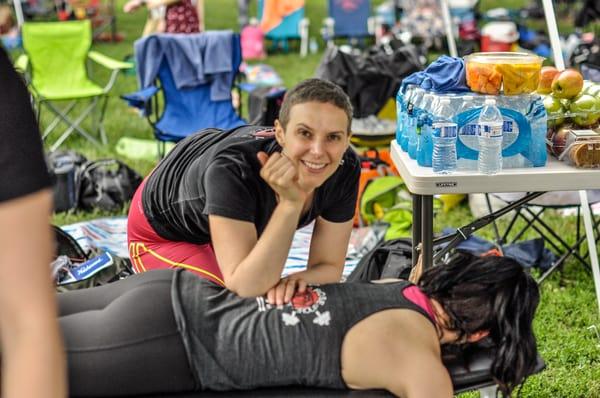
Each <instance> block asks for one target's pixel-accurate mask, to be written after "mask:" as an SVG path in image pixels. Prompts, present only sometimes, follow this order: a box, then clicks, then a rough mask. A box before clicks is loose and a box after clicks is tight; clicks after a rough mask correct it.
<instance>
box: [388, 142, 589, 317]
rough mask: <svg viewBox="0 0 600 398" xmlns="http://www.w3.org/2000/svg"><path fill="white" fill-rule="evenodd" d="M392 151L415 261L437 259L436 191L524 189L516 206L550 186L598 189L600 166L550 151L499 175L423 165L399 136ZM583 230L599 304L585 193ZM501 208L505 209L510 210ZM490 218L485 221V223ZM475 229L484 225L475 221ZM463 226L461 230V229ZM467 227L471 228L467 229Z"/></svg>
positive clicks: (426, 264) (425, 262)
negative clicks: (409, 213) (404, 192)
mask: <svg viewBox="0 0 600 398" xmlns="http://www.w3.org/2000/svg"><path fill="white" fill-rule="evenodd" d="M391 155H392V160H393V162H394V164H395V165H396V168H397V169H398V172H399V173H400V175H401V176H402V179H403V180H404V183H405V184H406V187H407V188H408V190H409V191H410V192H411V193H412V195H413V230H412V237H413V261H416V259H417V258H418V254H419V252H420V253H421V254H422V256H423V265H424V267H425V268H427V267H430V266H432V265H433V195H437V194H450V193H492V192H526V193H528V195H526V196H525V197H524V198H522V199H520V200H518V201H516V202H515V203H514V204H513V205H511V207H510V209H513V208H515V207H517V206H519V205H520V204H524V203H526V202H528V201H530V200H533V199H535V198H537V197H538V196H540V195H541V194H543V193H544V192H547V191H577V190H586V189H600V170H598V169H577V168H574V167H572V166H569V165H567V164H566V163H564V162H562V161H559V160H556V159H554V158H552V157H550V156H549V157H548V162H547V164H546V166H544V167H533V168H522V169H506V170H502V171H501V172H500V173H498V174H495V175H483V174H478V173H474V172H456V173H452V174H447V175H440V174H435V173H433V170H432V169H431V168H430V167H421V166H419V165H418V164H417V162H416V160H414V159H411V158H410V157H409V156H408V154H407V153H406V152H404V151H402V149H401V148H400V146H399V145H398V143H397V142H395V141H393V142H392V143H391ZM581 208H582V212H583V217H584V224H585V233H586V237H587V242H588V248H589V249H588V250H589V255H590V263H591V267H592V274H593V277H594V283H595V287H596V298H597V300H598V308H599V310H600V269H599V266H598V255H597V251H596V241H595V237H594V228H593V224H592V216H591V212H590V207H589V203H588V202H587V195H582V196H581ZM508 211H509V210H506V211H504V212H503V210H500V211H499V212H495V213H500V214H504V213H506V212H508ZM488 223H489V222H488V221H486V222H485V223H484V224H482V225H481V226H483V225H487V224H488ZM471 226H472V227H473V230H474V229H475V227H476V229H479V228H480V227H481V226H477V225H476V224H471ZM459 232H461V230H459ZM465 232H466V233H469V234H470V232H472V231H465Z"/></svg>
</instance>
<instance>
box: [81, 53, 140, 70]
mask: <svg viewBox="0 0 600 398" xmlns="http://www.w3.org/2000/svg"><path fill="white" fill-rule="evenodd" d="M88 57H90V59H91V60H92V61H94V62H96V63H98V64H100V65H102V66H104V67H105V68H108V69H111V70H119V69H130V68H133V63H131V62H123V61H118V60H116V59H114V58H111V57H108V56H106V55H104V54H101V53H99V52H98V51H90V52H89V53H88Z"/></svg>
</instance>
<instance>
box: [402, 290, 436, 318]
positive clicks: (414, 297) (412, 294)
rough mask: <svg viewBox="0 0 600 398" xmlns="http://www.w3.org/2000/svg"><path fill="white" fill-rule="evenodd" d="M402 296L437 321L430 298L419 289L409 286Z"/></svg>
mask: <svg viewBox="0 0 600 398" xmlns="http://www.w3.org/2000/svg"><path fill="white" fill-rule="evenodd" d="M402 294H403V295H404V297H406V299H408V300H410V301H411V302H412V303H413V304H415V305H418V306H419V307H421V308H422V309H423V311H425V312H426V313H427V314H428V315H429V317H430V318H431V320H432V321H435V316H434V315H433V307H432V306H431V302H430V301H429V298H427V296H426V295H425V293H423V292H422V291H421V289H419V288H418V287H417V286H409V287H407V288H406V289H404V290H403V291H402Z"/></svg>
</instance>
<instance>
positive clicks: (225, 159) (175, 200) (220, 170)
mask: <svg viewBox="0 0 600 398" xmlns="http://www.w3.org/2000/svg"><path fill="white" fill-rule="evenodd" d="M259 151H264V152H266V153H267V154H271V153H273V152H276V151H281V147H280V146H279V144H278V143H277V141H276V140H275V138H274V137H273V135H272V134H269V133H268V132H265V128H264V127H256V126H244V127H240V128H238V129H234V130H231V131H227V132H225V131H221V130H216V129H211V130H205V131H202V132H200V133H197V134H195V135H193V136H190V137H188V138H186V139H185V140H183V141H181V142H180V143H179V144H177V146H176V147H175V148H174V149H173V150H172V151H171V152H170V153H169V154H168V156H167V157H166V158H165V159H163V160H162V161H161V163H160V164H159V165H158V166H157V168H156V169H155V170H154V171H153V172H152V174H151V175H150V177H148V180H147V182H146V186H145V187H144V191H143V194H142V203H143V208H144V213H145V215H146V217H147V218H148V221H149V223H150V225H152V227H153V228H154V229H155V231H156V232H157V233H158V234H159V235H160V236H161V237H163V238H165V239H169V240H172V241H184V242H191V243H198V244H204V243H209V242H210V232H209V224H208V215H209V214H212V215H218V216H223V217H228V218H232V219H236V220H242V221H248V222H252V223H254V225H255V226H256V230H257V233H258V235H259V236H260V235H261V234H262V232H263V230H264V229H265V227H266V225H267V223H268V221H269V218H270V217H271V214H272V213H273V210H274V209H275V206H276V205H277V200H276V196H275V192H274V191H273V190H272V189H271V187H270V186H269V185H268V184H267V183H266V182H265V181H264V180H263V179H262V178H261V177H260V175H259V172H260V167H261V166H260V163H259V161H258V159H257V157H256V154H257V153H258V152H259ZM343 159H344V161H343V164H342V165H340V166H339V167H338V169H337V170H336V171H335V173H334V174H333V175H332V176H331V177H330V178H328V179H327V181H325V183H323V185H321V186H320V187H319V188H317V189H316V191H315V195H314V198H313V203H312V205H311V207H310V209H309V210H308V212H307V213H306V214H304V215H303V217H302V218H301V220H300V222H299V225H298V227H302V226H305V225H307V224H309V223H310V222H311V221H313V220H314V219H315V218H317V217H318V216H321V217H323V218H324V219H326V220H328V221H331V222H344V221H348V220H350V219H352V217H353V216H354V210H355V205H356V198H357V194H358V179H359V176H360V163H359V159H358V156H357V155H356V153H355V152H354V151H353V150H352V149H350V148H348V150H347V151H346V152H345V153H344V155H343Z"/></svg>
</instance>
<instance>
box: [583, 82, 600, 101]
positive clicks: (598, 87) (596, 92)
mask: <svg viewBox="0 0 600 398" xmlns="http://www.w3.org/2000/svg"><path fill="white" fill-rule="evenodd" d="M583 93H584V94H589V95H591V96H594V97H596V98H598V97H600V84H597V83H594V84H592V85H590V86H588V87H587V88H586V90H585V91H584V92H583Z"/></svg>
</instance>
